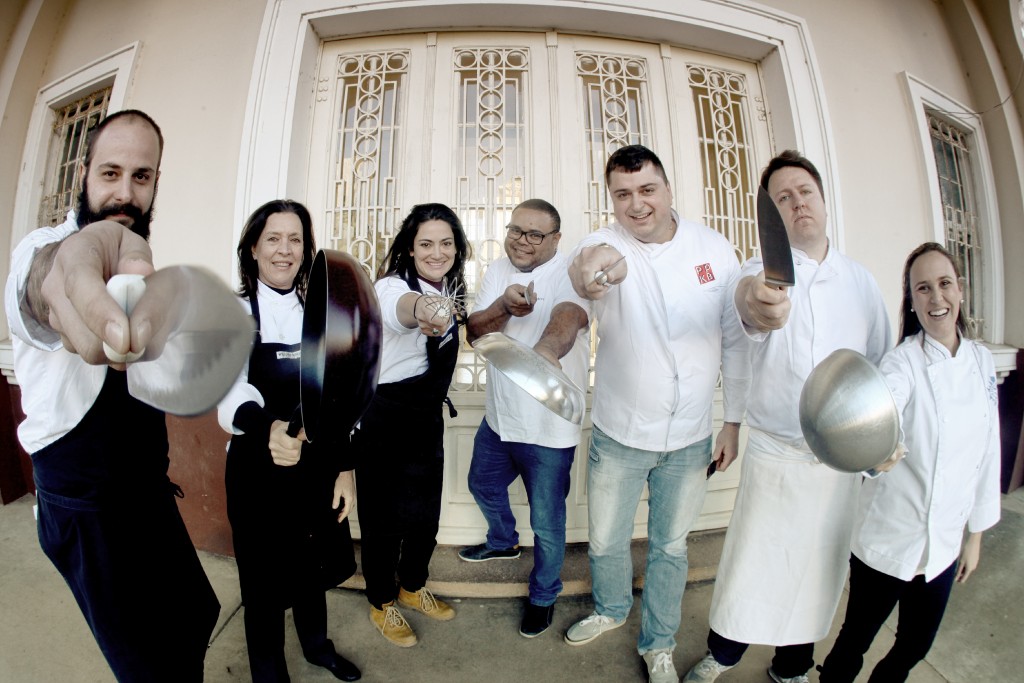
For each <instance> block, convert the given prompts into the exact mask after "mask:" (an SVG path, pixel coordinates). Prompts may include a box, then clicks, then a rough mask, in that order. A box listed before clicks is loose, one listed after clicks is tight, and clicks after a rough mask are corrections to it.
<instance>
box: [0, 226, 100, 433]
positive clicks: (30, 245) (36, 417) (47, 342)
mask: <svg viewBox="0 0 1024 683" xmlns="http://www.w3.org/2000/svg"><path fill="white" fill-rule="evenodd" d="M76 230H78V222H77V220H76V218H75V214H74V212H73V211H72V212H70V213H69V214H68V216H67V219H66V220H65V221H64V222H63V223H62V224H61V225H58V226H56V227H43V228H39V229H38V230H33V231H32V232H31V233H29V234H28V235H27V236H26V237H25V239H23V240H22V241H21V242H20V243H19V244H18V246H17V247H16V248H15V250H14V253H12V254H11V273H10V275H9V276H8V278H7V286H6V288H5V290H4V307H5V308H6V309H7V324H8V325H9V326H10V328H11V344H12V347H13V349H14V372H15V374H16V375H17V377H18V383H19V384H20V385H21V405H22V409H23V410H24V411H25V416H26V417H25V420H24V421H23V422H22V423H21V424H20V425H18V440H19V441H21V445H22V447H23V448H24V449H25V450H26V451H27V452H29V453H35V452H36V451H38V450H39V449H41V448H43V447H45V446H48V445H49V444H51V443H53V442H54V441H56V440H57V439H59V438H61V437H62V436H64V435H65V434H67V433H68V432H69V431H71V429H72V428H74V427H75V426H76V425H77V424H78V423H79V422H81V420H82V418H83V417H85V414H86V413H87V412H88V411H89V408H91V407H92V404H93V403H95V402H96V397H97V396H99V394H100V389H102V388H103V381H104V379H105V378H106V375H107V366H106V365H89V364H88V363H86V362H85V361H83V360H82V359H81V358H80V357H79V356H78V355H77V354H74V353H70V352H69V351H65V350H64V346H63V344H62V343H61V340H60V335H58V334H56V333H55V332H54V331H53V330H51V329H50V328H48V327H44V326H42V325H40V324H39V323H37V322H36V321H35V320H34V319H32V317H31V316H29V315H28V314H27V313H26V312H25V311H24V310H23V309H22V304H23V303H24V301H25V288H26V285H27V283H28V275H29V271H30V270H31V268H32V260H33V259H34V258H35V255H36V252H37V251H38V250H39V249H41V248H42V247H44V246H46V245H47V244H52V243H54V242H60V241H62V240H63V239H64V238H66V237H67V236H68V235H70V234H72V233H73V232H75V231H76Z"/></svg>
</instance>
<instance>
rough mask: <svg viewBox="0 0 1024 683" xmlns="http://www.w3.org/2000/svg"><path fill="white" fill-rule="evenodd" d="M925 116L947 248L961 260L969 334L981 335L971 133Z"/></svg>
mask: <svg viewBox="0 0 1024 683" xmlns="http://www.w3.org/2000/svg"><path fill="white" fill-rule="evenodd" d="M925 115H926V117H927V119H928V129H929V131H930V132H931V139H932V152H933V153H934V154H935V169H936V171H937V173H938V176H939V194H940V196H941V198H942V216H943V224H944V227H945V233H946V248H947V249H949V251H950V252H951V253H952V254H953V255H954V256H956V258H957V260H958V261H959V262H960V267H961V268H962V269H963V273H962V274H963V276H964V279H965V280H966V285H965V289H964V303H963V308H964V315H965V316H966V318H967V323H968V325H970V327H971V328H972V329H971V330H969V333H970V334H972V335H973V334H980V333H981V331H982V326H983V323H984V319H983V318H982V311H983V310H984V308H983V299H982V287H981V272H982V268H983V267H984V252H983V250H982V244H981V226H980V225H979V220H978V209H977V202H976V200H975V196H974V184H973V179H974V175H973V169H972V168H971V136H970V134H969V133H967V132H965V131H963V130H961V129H960V128H957V127H956V126H954V125H952V124H950V123H948V122H946V121H944V120H942V119H940V118H938V117H936V116H935V115H934V114H933V113H932V112H928V111H926V112H925Z"/></svg>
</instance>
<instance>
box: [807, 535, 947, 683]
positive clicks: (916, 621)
mask: <svg viewBox="0 0 1024 683" xmlns="http://www.w3.org/2000/svg"><path fill="white" fill-rule="evenodd" d="M956 564H957V563H956V562H954V563H953V564H951V565H950V566H949V568H947V569H946V570H945V571H944V572H942V573H941V574H939V575H938V576H936V577H935V578H934V579H932V580H931V581H925V580H924V576H923V575H918V576H915V577H914V578H913V579H911V580H910V581H903V580H901V579H897V578H895V577H893V576H889V575H888V574H885V573H883V572H880V571H877V570H875V569H872V568H871V567H869V566H867V565H866V564H864V563H863V562H861V561H860V560H859V559H857V557H856V556H854V555H851V556H850V600H849V603H848V604H847V606H846V619H845V621H844V622H843V628H842V630H841V631H840V632H839V637H838V638H836V644H835V645H834V646H833V647H832V652H830V653H829V655H828V657H826V658H825V663H824V664H823V665H822V666H821V677H820V679H819V680H821V681H822V683H852V681H853V680H854V679H855V678H856V677H857V673H858V672H859V671H860V669H861V667H862V666H863V665H864V653H865V652H867V651H868V648H869V647H871V641H873V640H874V639H875V635H876V634H877V633H878V630H879V629H880V628H881V627H882V624H883V623H885V620H886V619H887V618H888V617H889V614H891V613H892V610H893V608H894V607H895V606H896V604H897V603H899V606H900V616H899V624H898V625H897V627H896V643H895V644H894V645H893V646H892V649H891V650H889V653H888V654H887V655H886V656H885V657H884V658H883V659H882V661H880V662H879V663H878V666H876V667H875V669H874V671H872V672H871V678H870V679H868V681H869V683H899V681H905V680H907V676H908V675H909V674H910V670H911V669H912V668H914V665H916V664H917V663H918V662H920V661H921V660H922V659H924V656H925V655H926V654H928V650H930V649H931V647H932V642H933V641H934V640H935V634H936V633H938V630H939V624H940V623H941V622H942V615H943V613H944V612H945V611H946V603H947V602H949V593H950V591H951V590H952V589H953V580H954V579H955V578H956Z"/></svg>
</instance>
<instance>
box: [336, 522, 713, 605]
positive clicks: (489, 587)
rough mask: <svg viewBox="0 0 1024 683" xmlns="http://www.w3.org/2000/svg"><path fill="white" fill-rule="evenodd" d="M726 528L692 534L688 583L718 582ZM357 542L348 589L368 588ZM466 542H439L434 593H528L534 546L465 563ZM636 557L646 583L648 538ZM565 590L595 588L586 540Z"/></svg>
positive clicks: (638, 574) (572, 552) (569, 567)
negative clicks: (507, 556)
mask: <svg viewBox="0 0 1024 683" xmlns="http://www.w3.org/2000/svg"><path fill="white" fill-rule="evenodd" d="M724 540H725V530H724V529H716V530H713V531H698V532H694V533H692V534H690V537H689V539H688V550H687V557H688V559H689V574H688V576H687V583H688V584H694V583H705V582H708V581H713V580H714V578H715V574H716V572H717V570H718V560H719V558H720V557H721V555H722V543H723V542H724ZM355 545H356V560H357V563H358V564H359V567H360V568H358V569H357V570H356V574H355V575H354V576H352V577H351V578H350V579H349V580H348V581H346V582H345V583H343V584H342V587H344V588H353V589H357V590H362V589H364V588H365V587H366V582H365V581H364V580H363V575H362V571H361V567H362V564H361V563H359V541H356V542H355ZM462 547H463V546H454V545H439V546H437V548H436V549H435V550H434V556H433V558H432V559H431V561H430V580H429V581H428V582H427V586H428V587H429V588H430V590H432V591H433V592H434V593H437V594H438V595H444V596H448V597H457V598H514V597H521V596H526V595H527V594H528V592H527V585H528V582H529V578H530V571H531V569H532V568H533V548H532V547H524V548H523V554H522V556H521V557H520V558H519V559H517V560H490V561H488V562H465V561H463V560H461V559H459V550H461V549H462ZM631 553H632V556H633V587H634V588H636V589H639V588H643V583H644V578H643V574H644V564H645V562H646V557H647V539H645V538H644V539H637V540H634V541H633V542H632V544H631ZM562 584H563V588H562V594H563V595H587V594H589V593H590V562H589V560H588V558H587V544H586V543H570V544H569V545H568V546H567V547H566V552H565V564H564V565H563V566H562Z"/></svg>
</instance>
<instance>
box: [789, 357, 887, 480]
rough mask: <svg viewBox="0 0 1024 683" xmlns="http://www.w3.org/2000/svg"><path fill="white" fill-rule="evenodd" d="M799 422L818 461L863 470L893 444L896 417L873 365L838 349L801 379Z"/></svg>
mask: <svg viewBox="0 0 1024 683" xmlns="http://www.w3.org/2000/svg"><path fill="white" fill-rule="evenodd" d="M800 428H801V429H802V430H803V433H804V439H806V440H807V445H808V446H810V448H811V450H812V451H813V452H814V454H815V455H816V456H817V457H818V459H819V460H821V461H822V462H823V463H825V464H826V465H828V466H829V467H832V468H833V469H837V470H840V471H841V472H863V471H864V470H869V469H871V468H873V467H876V466H878V465H881V464H882V463H883V462H885V461H886V459H888V458H889V456H890V455H892V452H893V451H894V450H896V445H897V444H898V443H899V436H900V417H899V413H898V412H897V410H896V402H895V401H894V400H893V398H892V393H890V391H889V387H888V386H886V384H885V378H884V377H883V376H882V373H881V372H880V371H879V370H878V368H876V367H875V366H874V365H872V364H871V362H870V361H869V360H868V359H867V358H865V357H864V356H863V355H861V354H859V353H857V352H856V351H852V350H850V349H839V350H838V351H833V352H832V353H831V354H829V356H828V357H827V358H826V359H825V360H823V361H821V363H819V364H818V366H817V367H816V368H814V370H812V371H811V374H810V375H808V376H807V381H806V382H804V388H803V391H802V392H800Z"/></svg>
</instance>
